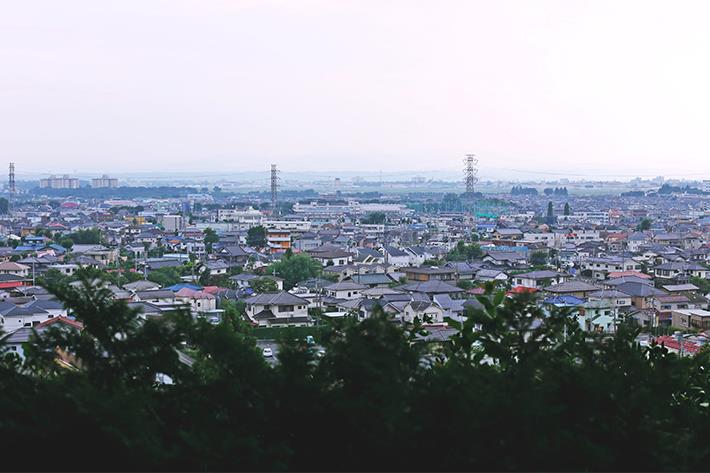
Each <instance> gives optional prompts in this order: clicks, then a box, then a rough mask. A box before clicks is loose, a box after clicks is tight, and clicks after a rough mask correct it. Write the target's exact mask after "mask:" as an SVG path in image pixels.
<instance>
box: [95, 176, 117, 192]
mask: <svg viewBox="0 0 710 473" xmlns="http://www.w3.org/2000/svg"><path fill="white" fill-rule="evenodd" d="M91 187H96V188H99V189H100V188H111V189H115V188H116V187H118V179H116V178H115V177H108V176H107V175H106V174H104V175H103V176H101V177H96V178H94V179H92V180H91Z"/></svg>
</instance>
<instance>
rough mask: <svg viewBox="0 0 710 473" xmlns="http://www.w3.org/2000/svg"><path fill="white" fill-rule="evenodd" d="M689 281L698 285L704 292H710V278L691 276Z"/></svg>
mask: <svg viewBox="0 0 710 473" xmlns="http://www.w3.org/2000/svg"><path fill="white" fill-rule="evenodd" d="M689 282H690V283H691V284H694V285H695V286H697V287H698V289H699V290H700V292H701V293H702V294H710V280H707V279H705V278H698V277H691V278H690V280H689Z"/></svg>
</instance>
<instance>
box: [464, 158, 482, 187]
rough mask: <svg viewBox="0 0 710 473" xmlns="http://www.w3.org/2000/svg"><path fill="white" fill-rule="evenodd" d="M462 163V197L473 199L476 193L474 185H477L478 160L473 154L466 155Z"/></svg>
mask: <svg viewBox="0 0 710 473" xmlns="http://www.w3.org/2000/svg"><path fill="white" fill-rule="evenodd" d="M463 162H464V169H463V175H464V183H465V184H466V192H465V193H464V195H465V196H466V197H473V194H474V192H475V191H476V189H475V188H476V184H477V183H478V158H477V157H476V155H475V154H467V155H466V157H465V158H464V160H463Z"/></svg>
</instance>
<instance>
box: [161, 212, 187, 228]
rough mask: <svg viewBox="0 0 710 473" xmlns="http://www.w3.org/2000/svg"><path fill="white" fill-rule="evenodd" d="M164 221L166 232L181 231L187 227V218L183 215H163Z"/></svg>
mask: <svg viewBox="0 0 710 473" xmlns="http://www.w3.org/2000/svg"><path fill="white" fill-rule="evenodd" d="M162 222H163V228H165V231H166V232H179V231H181V230H184V229H185V219H184V218H183V217H182V215H163V218H162Z"/></svg>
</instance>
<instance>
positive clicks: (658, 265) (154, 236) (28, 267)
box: [0, 181, 710, 346]
mask: <svg viewBox="0 0 710 473" xmlns="http://www.w3.org/2000/svg"><path fill="white" fill-rule="evenodd" d="M52 182H53V181H52ZM45 187H46V186H45ZM50 187H51V186H50ZM114 187H115V186H114ZM72 189H73V188H71V189H64V188H62V192H64V193H65V197H62V198H58V197H47V196H43V195H42V191H43V190H44V189H43V188H41V187H40V188H39V189H38V190H36V191H33V192H36V193H24V194H23V193H20V194H17V195H14V196H12V197H13V199H14V202H13V208H12V211H11V213H8V214H6V215H5V216H4V218H3V219H2V220H0V232H1V233H2V235H3V237H4V241H5V246H2V247H0V259H1V260H2V261H1V262H0V289H1V290H2V293H1V295H2V304H4V305H3V307H2V308H0V322H1V323H2V327H3V331H4V332H5V333H6V335H5V337H7V339H8V340H17V339H22V336H21V333H26V331H27V328H28V327H41V326H43V325H42V324H46V323H47V322H48V321H50V320H51V319H53V318H55V317H57V318H61V319H66V320H69V321H71V320H72V314H71V313H69V312H68V311H67V310H66V309H65V308H64V307H63V306H62V304H61V303H60V302H58V301H57V300H55V298H54V296H53V295H52V294H50V293H49V292H48V291H47V290H46V289H45V288H44V287H43V286H46V283H47V282H49V281H56V280H62V279H64V280H66V281H72V280H75V279H76V278H77V276H76V274H77V271H78V270H80V269H82V268H93V269H96V270H99V271H102V272H103V273H104V274H105V275H107V276H108V278H109V282H107V284H108V288H109V289H110V290H111V291H112V293H113V295H114V297H115V298H116V299H118V300H123V301H126V302H127V303H128V304H129V305H131V306H132V307H135V308H137V309H138V310H140V311H141V313H142V317H159V316H160V315H161V314H164V313H166V312H168V311H171V310H176V309H186V310H189V311H190V312H191V313H192V314H193V316H194V317H198V318H204V319H206V320H209V321H212V322H213V323H219V321H220V320H221V315H222V313H223V312H224V307H225V304H227V305H228V304H230V303H238V306H239V307H240V308H241V309H240V310H242V316H243V318H244V320H245V321H246V322H247V323H249V324H250V325H252V326H253V327H254V328H255V329H256V333H259V330H260V329H264V328H269V327H281V328H283V327H289V326H293V327H316V326H318V325H320V324H321V323H327V321H328V320H333V319H334V318H341V317H355V318H356V319H357V320H363V319H365V318H367V317H368V316H369V315H370V314H371V313H372V307H373V306H375V305H376V306H379V307H382V308H383V309H384V310H385V312H386V313H388V314H391V316H392V323H394V324H407V323H411V322H412V321H414V320H419V321H420V322H422V323H424V324H425V325H426V326H428V327H430V328H431V329H435V328H446V327H447V325H448V322H447V320H450V319H451V317H452V316H456V315H460V314H461V313H462V311H464V310H465V308H466V307H470V306H475V305H476V304H477V303H478V301H477V297H480V294H481V292H480V291H482V290H483V285H484V284H486V283H488V284H494V285H496V286H498V287H499V288H503V289H505V290H506V291H507V292H508V294H509V296H510V297H513V296H514V295H515V294H521V293H525V294H528V295H531V296H532V297H534V299H535V300H536V301H537V304H539V306H540V307H542V308H544V307H549V306H555V307H567V308H569V309H570V317H574V318H576V320H577V322H578V323H579V325H580V327H582V328H583V329H584V330H586V331H590V332H601V333H613V332H614V331H615V330H616V328H617V327H618V326H619V324H620V323H622V322H623V321H625V320H634V321H635V322H636V323H637V324H638V325H639V326H640V327H641V328H642V329H643V330H644V331H645V332H648V333H650V334H652V336H654V337H655V336H660V335H663V334H667V333H671V332H673V331H680V332H682V333H684V334H685V335H684V336H685V337H688V338H689V339H691V338H692V340H693V343H694V344H697V345H698V346H700V345H703V344H704V343H705V342H706V338H707V335H708V334H706V333H705V330H707V329H708V328H709V325H710V317H709V316H708V315H707V313H706V311H707V310H708V309H709V308H710V307H709V301H708V296H709V294H710V279H709V276H710V269H709V268H710V210H709V209H710V207H709V205H708V203H709V202H710V199H708V195H707V194H703V193H702V192H701V193H688V192H676V193H673V194H659V193H658V192H653V191H646V192H644V193H642V195H637V194H633V195H631V196H628V195H624V194H623V193H622V194H620V195H616V196H615V195H611V194H605V195H600V196H597V197H594V198H590V197H588V196H584V195H580V196H575V195H569V194H567V193H559V194H561V195H552V196H549V195H547V194H545V193H542V195H532V194H530V193H528V194H522V195H521V194H520V193H519V192H518V191H515V188H513V191H511V192H512V193H511V194H507V195H506V194H501V195H496V196H495V199H493V200H492V199H491V197H490V196H485V197H484V196H483V195H481V194H478V195H477V196H476V197H475V198H474V199H471V198H466V197H463V196H462V197H459V196H457V195H455V194H445V195H443V194H442V195H439V199H440V201H439V203H437V202H436V201H433V204H432V203H429V204H428V205H429V206H430V207H431V208H432V210H428V209H427V207H426V206H423V205H422V202H424V201H425V198H424V197H420V196H418V195H417V194H416V193H411V194H407V195H406V197H405V196H397V197H394V196H389V195H385V194H377V193H375V194H373V195H368V196H367V197H364V198H363V196H362V195H361V194H358V193H352V196H351V197H348V196H347V195H342V194H340V193H339V194H338V195H334V194H329V193H320V194H318V193H313V197H311V198H307V199H305V200H291V199H288V200H287V199H284V201H283V202H281V203H280V205H279V207H278V208H272V206H271V204H272V203H273V202H270V201H269V200H268V199H266V198H264V197H261V196H260V195H259V194H253V193H252V194H244V195H239V194H229V193H225V192H223V191H221V190H220V191H214V192H210V191H209V190H208V189H204V191H207V192H203V193H201V194H191V195H186V196H185V197H181V198H134V199H120V200H117V199H106V200H101V199H91V198H82V197H76V196H74V195H73V194H74V193H76V191H72ZM560 189H562V188H560ZM565 190H566V188H565ZM426 199H427V201H430V200H431V198H430V197H426ZM489 202H495V205H494V206H491V205H490V204H489ZM476 204H477V205H478V206H479V208H480V207H481V206H482V205H483V206H486V205H487V206H488V207H487V208H488V209H489V211H487V212H481V211H479V212H478V213H475V212H474V213H472V211H471V209H473V208H474V207H473V206H474V205H476ZM491 209H493V210H491ZM570 209H572V210H570ZM372 222H376V223H372ZM16 332H17V333H16ZM680 332H679V333H680ZM267 333H269V332H264V337H266V336H267V335H266V334H267ZM314 333H315V332H314ZM452 333H453V332H452ZM708 333H709V334H710V332H708ZM18 337H19V338H18Z"/></svg>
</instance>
